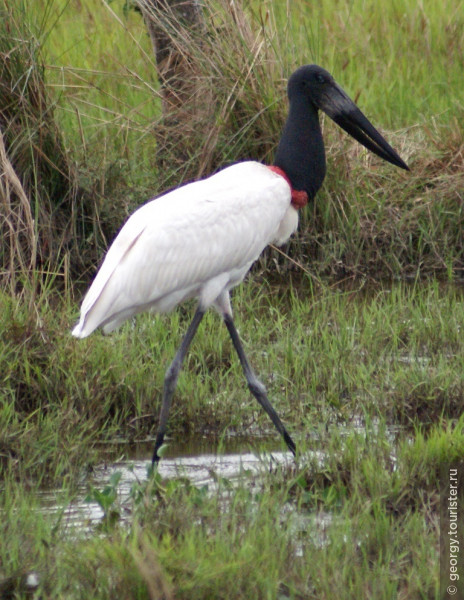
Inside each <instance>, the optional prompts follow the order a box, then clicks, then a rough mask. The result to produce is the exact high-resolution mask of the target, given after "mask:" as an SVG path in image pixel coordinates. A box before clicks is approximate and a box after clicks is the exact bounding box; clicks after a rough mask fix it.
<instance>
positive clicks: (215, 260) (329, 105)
mask: <svg viewBox="0 0 464 600" xmlns="http://www.w3.org/2000/svg"><path fill="white" fill-rule="evenodd" d="M287 92H288V100H289V112H288V117H287V121H286V123H285V126H284V129H283V132H282V136H281V139H280V142H279V144H278V147H277V151H276V154H275V159H274V163H273V165H271V166H266V165H264V164H261V163H259V162H255V161H245V162H240V163H237V164H234V165H232V166H229V167H227V168H225V169H223V170H221V171H219V172H218V173H216V174H214V175H212V176H210V177H207V178H206V179H202V180H200V181H195V182H193V183H189V184H187V185H183V186H181V187H179V188H177V189H175V190H173V191H171V192H169V193H167V194H164V195H162V196H160V197H158V198H155V199H153V200H151V201H149V202H148V203H147V204H145V205H144V206H142V207H141V208H139V209H138V210H136V211H135V212H134V213H133V214H132V216H131V217H130V218H129V219H128V221H127V222H126V223H125V225H124V226H123V227H122V229H121V231H120V232H119V234H118V236H117V237H116V239H115V240H114V242H113V243H112V245H111V247H110V248H109V250H108V252H107V254H106V257H105V260H104V261H103V264H102V266H101V267H100V270H99V271H98V273H97V275H96V277H95V279H94V281H93V283H92V285H91V286H90V289H89V290H88V292H87V294H86V296H85V298H84V300H83V302H82V307H81V313H80V320H79V322H78V323H77V325H76V326H75V327H74V329H73V331H72V334H73V335H74V336H76V337H78V338H84V337H86V336H88V335H90V334H91V333H92V332H93V331H94V330H95V329H97V328H98V327H102V328H103V331H104V332H105V333H109V332H111V331H113V330H114V329H116V328H117V327H118V326H119V325H121V323H123V322H124V321H126V320H127V319H129V318H130V317H132V316H134V315H136V314H137V313H140V312H142V311H145V310H152V311H155V312H159V313H161V312H166V311H170V310H172V309H173V308H174V307H175V306H177V305H178V304H179V303H180V302H183V301H184V300H187V299H189V298H197V299H198V305H197V309H196V312H195V314H194V317H193V320H192V322H191V324H190V325H189V327H188V329H187V332H186V333H185V336H184V337H183V339H182V342H181V344H180V346H179V349H178V351H177V353H176V355H175V357H174V360H173V361H172V363H171V364H170V366H169V367H168V369H167V371H166V374H165V379H164V386H163V396H162V404H161V413H160V417H159V424H158V431H157V434H156V440H155V447H154V452H153V459H152V461H153V464H155V463H157V462H158V460H159V458H160V457H159V454H158V451H159V449H160V447H161V445H162V444H163V440H164V436H165V433H166V427H167V421H168V413H169V409H170V406H171V400H172V397H173V394H174V390H175V387H176V383H177V379H178V376H179V372H180V369H181V366H182V362H183V360H184V358H185V355H186V353H187V351H188V349H189V346H190V344H191V342H192V340H193V337H194V336H195V333H196V331H197V328H198V326H199V324H200V322H201V320H202V318H203V315H204V314H205V311H206V310H207V309H208V308H209V307H210V306H213V307H214V308H215V309H216V310H217V311H218V312H219V313H220V315H221V316H222V318H223V320H224V323H225V325H226V327H227V330H228V332H229V334H230V337H231V339H232V343H233V346H234V348H235V350H236V352H237V354H238V358H239V360H240V363H241V366H242V369H243V372H244V375H245V378H246V381H247V383H248V387H249V389H250V391H251V393H252V394H253V395H254V396H255V398H256V399H257V401H258V402H259V404H260V405H261V406H262V407H263V408H264V410H265V411H266V412H267V414H268V415H269V417H270V418H271V420H272V422H273V424H274V425H275V427H276V429H277V431H278V432H279V433H280V434H281V435H282V437H283V438H284V440H285V442H286V444H287V446H288V448H289V450H290V451H291V452H292V453H293V454H295V452H296V446H295V443H294V441H293V440H292V438H291V437H290V435H289V433H288V432H287V430H286V428H285V426H284V425H283V423H282V421H281V420H280V418H279V416H278V415H277V413H276V411H275V410H274V408H273V406H272V405H271V403H270V402H269V399H268V397H267V393H266V389H265V387H264V385H263V384H262V383H261V382H260V381H259V380H258V378H257V377H256V375H255V373H254V371H253V369H252V368H251V366H250V363H249V361H248V359H247V356H246V354H245V351H244V349H243V345H242V343H241V340H240V337H239V334H238V332H237V329H236V327H235V324H234V320H233V315H232V308H231V303H230V296H229V293H230V290H231V289H232V288H233V287H234V286H236V285H237V284H239V283H240V282H241V281H242V280H243V278H244V276H245V275H246V273H247V272H248V271H249V269H250V267H251V265H252V264H253V262H254V261H255V260H256V259H257V258H258V257H259V255H260V254H261V252H262V251H263V250H264V248H265V247H266V246H267V245H268V244H271V243H273V244H277V245H281V244H283V243H284V242H286V241H287V240H288V239H289V237H290V236H291V235H292V233H293V232H294V231H295V230H296V228H297V225H298V208H299V207H300V206H303V205H304V204H306V203H307V202H308V201H311V200H313V198H314V196H315V195H316V193H317V191H318V190H319V188H320V187H321V185H322V182H323V180H324V177H325V173H326V159H325V150H324V142H323V139H322V132H321V127H320V123H319V114H318V113H319V110H322V111H324V112H325V113H326V114H327V115H328V116H329V117H330V118H331V119H333V120H334V121H335V122H336V123H338V125H340V127H342V128H343V129H344V130H345V131H346V132H347V133H349V134H350V135H351V136H352V137H354V138H355V139H356V140H358V141H359V142H360V143H361V144H363V145H364V146H365V147H366V148H368V149H369V150H371V151H372V152H373V153H375V154H377V155H378V156H380V157H381V158H383V159H384V160H386V161H388V162H390V163H391V164H393V165H395V166H397V167H400V168H401V169H406V170H408V166H407V165H406V163H405V162H404V161H403V160H402V159H401V158H400V157H399V155H398V154H397V153H396V152H395V150H393V148H392V147H391V146H390V145H389V144H388V143H387V142H386V140H385V139H384V138H383V137H382V135H381V134H380V133H379V132H378V131H377V130H376V129H375V127H374V126H373V125H372V124H371V123H370V122H369V120H368V119H367V118H366V117H365V116H364V114H363V113H362V112H361V111H360V110H359V108H357V106H356V105H355V104H354V102H353V101H352V100H351V99H350V98H349V97H348V95H347V94H346V93H345V92H344V91H343V89H342V88H341V87H340V86H339V85H338V84H337V83H336V82H335V81H334V79H333V77H332V76H331V75H330V73H328V72H327V71H326V70H324V69H323V68H321V67H319V66H317V65H305V66H302V67H300V68H299V69H297V70H296V71H295V72H294V73H293V74H292V75H291V77H290V78H289V81H288V88H287Z"/></svg>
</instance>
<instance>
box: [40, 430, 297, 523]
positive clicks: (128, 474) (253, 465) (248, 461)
mask: <svg viewBox="0 0 464 600" xmlns="http://www.w3.org/2000/svg"><path fill="white" fill-rule="evenodd" d="M244 446H245V447H246V446H247V444H244V443H243V440H236V441H232V442H227V443H226V444H224V445H222V448H221V452H222V453H219V454H218V453H216V452H217V449H218V446H217V441H216V440H215V441H214V442H213V443H211V442H208V440H200V441H199V442H197V443H194V445H192V443H183V444H176V445H175V446H174V445H171V446H169V447H168V448H167V452H166V455H165V457H164V458H163V459H162V460H161V461H160V464H159V467H158V469H159V473H160V475H161V477H162V478H163V479H174V478H178V477H185V478H187V479H188V480H189V481H190V482H191V483H192V484H193V485H195V486H198V487H202V486H208V489H209V490H211V491H213V490H214V489H215V488H216V485H217V481H218V480H219V479H222V478H225V479H227V480H229V481H232V482H233V480H234V479H237V478H239V477H240V475H241V474H243V473H245V472H246V473H250V472H252V473H256V474H258V473H259V472H260V471H262V470H263V469H264V468H266V467H267V468H269V466H270V465H272V464H274V465H277V464H279V465H286V464H288V465H289V466H290V465H292V464H294V459H293V456H292V454H291V453H290V452H282V451H275V452H274V451H272V450H271V449H270V448H269V444H265V443H264V447H266V446H267V448H266V452H263V453H262V454H258V453H256V452H255V453H254V452H251V451H248V452H245V453H242V454H241V453H239V451H238V448H240V447H241V448H242V449H243V447H244ZM273 446H274V448H275V442H274V444H273ZM250 447H251V446H250ZM280 447H281V446H280ZM213 449H214V452H213ZM260 449H263V446H261V447H260ZM152 451H153V443H152V442H150V443H149V444H148V443H147V444H137V445H136V446H133V447H131V448H130V452H129V453H128V454H129V459H128V460H124V461H118V462H115V463H109V464H107V465H105V466H101V467H98V468H97V469H95V472H94V474H93V476H92V478H91V481H86V482H85V483H84V484H83V485H82V487H81V489H80V490H79V491H78V494H77V497H76V498H75V499H74V500H73V501H72V502H71V503H69V504H68V503H66V500H65V498H62V497H61V496H62V493H61V492H60V490H46V491H43V492H41V493H40V501H41V505H42V507H43V508H42V510H43V511H44V512H48V513H50V514H54V515H56V516H57V517H60V518H61V521H62V524H63V525H65V527H67V528H68V529H69V530H70V532H72V531H74V532H76V531H79V532H80V533H86V532H88V533H90V532H91V531H93V530H94V528H95V526H96V525H97V524H98V523H100V521H101V519H102V517H103V511H102V509H101V507H100V506H99V505H98V504H97V503H96V502H88V501H86V496H87V493H88V488H89V485H92V486H94V487H95V488H98V489H99V490H102V489H103V488H105V486H107V485H109V484H110V479H111V477H112V475H114V474H115V473H117V472H118V473H120V474H121V479H120V480H119V483H118V488H117V489H118V501H119V502H118V504H119V505H120V506H124V503H125V501H126V500H128V498H129V495H130V492H131V488H132V485H133V484H134V483H135V482H137V481H144V480H145V479H146V477H147V468H148V467H149V465H150V464H151V456H152ZM63 506H64V508H63ZM124 516H125V515H124V514H122V515H121V517H122V519H124Z"/></svg>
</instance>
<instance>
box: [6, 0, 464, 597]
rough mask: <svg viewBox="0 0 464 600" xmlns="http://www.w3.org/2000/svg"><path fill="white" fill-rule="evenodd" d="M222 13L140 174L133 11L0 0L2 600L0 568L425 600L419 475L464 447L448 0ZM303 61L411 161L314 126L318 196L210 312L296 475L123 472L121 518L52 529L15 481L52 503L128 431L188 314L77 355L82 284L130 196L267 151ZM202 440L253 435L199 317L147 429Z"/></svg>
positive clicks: (96, 585) (151, 134)
mask: <svg viewBox="0 0 464 600" xmlns="http://www.w3.org/2000/svg"><path fill="white" fill-rule="evenodd" d="M28 4H30V3H28ZM231 6H232V5H231V4H226V3H219V2H218V3H215V4H211V5H210V4H208V6H207V9H206V10H208V11H209V13H208V17H207V19H206V21H207V28H208V35H206V36H205V41H204V45H202V46H201V47H197V46H195V47H192V46H188V47H187V50H188V53H189V56H190V57H191V60H192V65H193V66H194V67H195V68H194V69H192V74H194V76H195V77H196V78H197V79H198V81H199V83H201V85H203V86H204V88H203V89H204V94H205V97H207V98H210V97H211V94H212V97H213V101H211V102H208V103H205V106H204V111H203V112H202V114H201V119H202V121H201V126H198V123H195V126H193V125H192V123H185V124H183V125H182V126H183V127H184V126H185V131H184V130H182V131H183V133H184V139H185V147H184V148H183V152H186V153H187V158H186V160H185V161H184V162H183V163H182V164H181V165H179V163H175V162H173V163H172V168H168V169H166V168H164V169H160V168H159V162H158V161H157V158H156V157H157V152H159V148H157V147H156V143H155V132H156V131H157V128H159V127H161V126H162V123H161V121H160V96H159V89H158V83H157V80H156V76H155V70H154V64H153V56H152V50H151V47H150V44H149V39H148V36H147V35H146V31H145V26H144V23H143V21H142V19H141V16H140V14H139V13H137V12H135V11H133V10H132V9H130V8H129V10H127V9H128V5H127V4H126V3H125V2H123V1H122V0H121V1H119V0H118V1H114V2H112V3H110V4H106V3H104V2H99V1H97V0H83V1H81V2H79V3H73V2H66V1H65V0H41V2H36V3H34V5H33V6H32V7H29V6H27V4H26V3H21V2H18V3H15V5H14V6H12V4H11V3H3V5H2V23H1V24H0V41H1V43H2V46H1V48H0V51H1V53H2V56H3V58H4V60H3V67H2V71H1V77H0V79H1V83H2V87H1V89H0V95H1V98H2V107H3V108H2V109H1V111H0V114H1V123H0V124H1V127H2V132H1V133H2V136H3V140H4V144H5V152H4V153H3V154H2V153H1V147H0V160H1V162H2V166H3V172H4V173H5V175H4V177H3V179H2V186H3V187H1V188H0V193H1V200H2V204H1V211H2V213H1V216H2V234H3V239H4V240H5V244H4V245H3V246H2V248H1V256H2V271H1V286H2V287H1V290H0V314H1V315H2V317H1V319H0V339H1V340H2V344H1V348H0V373H1V377H0V395H1V409H0V475H1V494H0V510H2V511H3V513H2V514H3V515H4V516H6V518H3V519H2V520H1V524H0V540H2V542H1V543H0V595H1V596H2V597H8V596H7V595H6V594H7V591H5V590H6V587H2V586H3V585H4V581H3V580H2V577H8V576H12V578H13V579H12V580H11V586H13V588H14V586H15V585H16V583H17V582H18V581H19V580H20V575H21V573H24V572H26V571H28V570H31V569H35V570H37V572H38V573H39V574H40V582H41V583H40V592H39V593H40V594H41V595H42V597H46V598H61V597H67V598H88V597H94V598H113V597H131V598H151V599H154V598H162V597H163V598H166V599H170V598H176V599H181V598H189V599H192V598H205V597H208V598H244V599H245V598H276V599H277V598H278V599H279V600H280V599H281V598H294V599H301V598H318V599H319V598H332V597H340V598H353V599H354V598H371V597H375V598H385V599H387V598H388V599H390V598H393V597H398V598H408V599H409V598H425V597H427V598H430V597H436V598H438V597H439V594H438V566H437V564H438V554H439V547H438V529H439V519H438V503H439V495H440V490H441V489H442V488H443V472H444V471H446V469H447V468H448V467H449V465H450V464H452V463H454V462H459V461H461V460H462V457H463V454H464V441H463V440H464V434H463V430H462V419H461V413H462V408H463V396H464V380H463V373H464V369H463V367H464V365H463V358H462V357H463V356H464V352H463V350H464V348H463V342H462V336H461V332H462V329H463V327H464V310H463V308H462V306H463V303H462V288H461V287H460V284H459V282H458V283H457V284H456V280H460V279H461V276H462V269H463V266H464V261H463V246H462V225H463V223H462V201H463V197H462V190H463V189H464V185H463V184H464V179H463V178H464V175H463V173H464V168H463V167H464V152H463V147H464V142H463V134H462V127H461V125H460V123H462V122H463V116H464V115H463V111H464V88H463V86H462V81H461V80H462V50H463V46H464V37H463V36H464V33H463V31H464V27H463V25H464V21H463V20H464V15H463V13H462V10H461V7H460V3H459V2H455V1H452V0H446V1H444V2H443V1H440V2H439V1H438V0H436V1H435V0H434V1H431V2H428V3H427V6H426V7H424V6H422V5H418V4H417V3H416V2H412V0H397V1H395V2H392V3H390V4H389V5H385V6H381V5H379V4H375V3H366V2H361V0H359V1H358V0H355V1H354V2H350V3H348V2H335V1H333V2H332V1H329V2H324V4H323V6H320V7H319V6H318V5H316V4H314V5H313V4H307V3H306V4H304V10H303V9H302V8H301V7H298V10H297V9H295V8H293V7H292V4H291V3H285V2H269V3H266V2H265V3H262V2H261V3H259V5H257V4H255V3H249V4H247V5H246V7H245V9H243V10H242V9H241V7H240V6H239V5H238V6H237V5H234V6H235V8H234V9H232V8H230V7H231ZM13 59H14V60H13ZM308 62H317V63H319V64H322V65H323V66H325V67H327V68H328V69H329V70H331V71H332V72H333V73H334V75H335V76H336V79H337V80H338V81H339V82H340V84H341V85H342V86H343V87H344V88H345V89H346V90H347V92H349V94H350V95H351V96H352V97H353V98H355V99H356V100H357V102H358V103H359V105H360V106H361V108H362V109H363V111H365V113H366V114H367V115H368V116H369V117H370V118H371V119H372V121H373V123H374V124H376V125H378V126H379V128H380V129H382V131H383V132H384V133H385V136H386V137H387V138H388V139H389V140H390V141H391V142H392V144H393V145H394V146H395V147H396V148H397V149H398V151H399V152H400V154H401V155H402V156H404V158H405V159H406V160H407V162H408V163H409V165H410V166H411V169H412V170H411V172H410V173H399V172H396V171H394V170H393V169H392V168H391V167H390V166H389V165H385V164H380V161H378V160H377V159H376V158H375V157H372V156H371V155H368V154H366V152H365V151H364V150H363V149H361V148H360V147H359V146H358V145H356V143H355V142H353V141H351V140H349V139H347V137H346V136H345V135H344V134H343V133H341V132H340V131H339V130H338V129H337V128H336V127H335V126H334V125H333V124H332V123H329V122H328V120H324V121H323V127H324V135H325V139H326V141H327V155H328V174H327V179H326V182H325V184H324V187H323V189H322V190H321V192H320V194H319V196H318V198H317V200H316V202H315V203H314V204H313V205H312V206H310V207H308V208H307V210H305V211H304V212H303V211H302V214H301V226H300V229H299V232H298V234H297V235H296V236H295V238H294V239H293V240H292V241H291V242H290V244H289V245H288V246H287V247H286V248H285V249H284V251H285V252H286V253H287V254H289V255H290V256H291V257H292V258H293V259H294V260H296V261H297V262H299V263H300V266H295V263H294V262H293V263H291V262H289V260H288V258H286V257H284V256H282V255H281V254H279V253H277V252H276V250H273V249H271V250H269V251H268V252H267V253H266V255H265V257H264V258H263V259H261V260H260V262H259V264H258V265H256V267H255V268H254V270H253V273H252V274H251V275H250V277H249V279H248V281H247V282H246V284H245V285H243V286H241V287H240V288H239V289H237V290H236V292H235V294H234V299H233V300H234V306H235V311H236V318H237V324H238V327H239V329H240V332H241V333H242V335H243V338H244V340H245V343H246V349H247V352H248V353H249V355H250V359H251V362H252V364H253V366H254V367H255V369H256V371H257V373H258V374H259V375H260V376H261V378H262V380H263V382H264V383H265V384H266V386H267V388H268V391H269V397H270V399H271V400H272V402H273V404H274V405H275V407H276V409H277V410H278V412H279V414H280V415H282V419H283V420H284V422H285V423H286V425H287V426H288V428H289V430H290V431H291V432H292V435H294V437H295V439H296V441H297V443H298V446H299V449H300V451H301V458H300V461H299V463H298V464H297V465H296V466H295V467H292V468H288V469H273V470H272V471H271V472H269V468H266V467H265V466H264V465H263V472H262V474H260V476H259V477H255V478H254V479H252V478H251V477H250V476H247V474H246V473H244V474H243V478H242V480H241V481H240V483H239V484H238V485H237V486H232V485H231V483H230V482H228V481H227V480H225V481H221V482H219V489H218V490H217V491H214V492H213V491H212V490H209V491H208V492H207V491H206V490H201V489H200V490H199V489H197V488H195V487H193V486H191V485H189V484H188V483H186V482H185V481H183V480H181V481H174V482H169V484H166V485H163V482H159V481H156V480H154V481H153V480H151V481H149V482H148V483H147V484H145V483H144V482H141V483H140V484H139V485H138V486H135V487H134V489H133V499H132V503H130V504H129V507H128V508H129V510H130V511H131V512H130V514H131V518H130V522H129V524H128V525H125V526H119V525H118V524H116V526H115V527H113V528H110V529H109V530H107V531H100V532H94V535H90V536H87V537H86V536H84V535H82V536H80V535H79V534H78V535H77V536H74V537H69V536H67V535H66V527H65V524H64V523H63V522H62V521H60V519H59V517H57V516H56V515H54V516H52V515H50V514H47V513H44V512H41V511H40V510H39V504H40V501H39V499H38V491H39V490H40V489H41V488H42V487H43V486H48V485H54V486H61V487H62V490H63V494H64V496H65V500H63V502H64V503H66V501H67V499H72V498H73V496H74V494H75V489H76V485H77V482H78V481H80V480H82V479H85V478H86V476H87V474H88V473H89V472H91V471H92V468H93V467H94V466H95V465H96V464H98V463H99V462H100V461H101V455H100V453H99V451H98V449H97V444H96V443H97V442H101V441H108V440H115V439H118V438H123V439H125V440H141V439H146V438H147V437H150V436H152V434H153V430H154V425H155V423H156V419H157V415H158V410H159V400H160V392H161V387H162V379H163V374H164V371H165V368H166V366H167V364H168V363H169V361H170V360H171V359H172V356H173V354H174V352H175V348H176V347H177V345H178V343H179V341H180V337H181V335H182V333H183V332H184V331H185V328H186V326H187V323H188V322H189V320H190V318H191V311H192V309H193V305H187V306H185V307H182V308H180V309H179V310H177V311H176V312H175V313H174V314H173V315H168V316H162V317H157V318H153V317H152V316H149V315H141V316H140V317H139V318H138V319H137V321H136V322H135V324H134V323H128V324H126V325H125V326H124V327H123V328H122V330H121V331H120V332H119V333H117V334H115V335H113V336H110V337H104V336H103V335H101V334H100V333H97V334H95V335H93V336H92V337H91V338H89V339H86V340H83V341H80V342H78V341H76V340H74V339H71V337H70V334H69V330H70V327H71V325H72V324H73V322H74V321H75V319H76V318H77V312H78V304H79V301H80V299H81V297H82V291H83V289H85V286H87V284H88V282H89V280H90V279H91V276H92V274H93V273H94V272H95V268H96V266H97V264H98V262H99V260H100V258H101V256H102V254H103V252H104V249H105V248H106V246H107V244H108V243H109V241H110V240H111V239H112V237H113V236H114V234H115V232H116V231H117V229H118V228H119V226H120V224H121V223H122V222H123V221H124V219H125V218H126V217H127V215H128V214H129V213H130V212H132V211H133V210H134V209H135V208H136V207H137V206H138V205H139V204H140V203H141V202H143V201H144V200H145V199H146V198H148V197H150V196H152V195H153V194H156V193H160V192H162V191H163V190H165V189H166V188H167V187H168V186H170V185H178V184H180V183H182V182H183V181H185V180H187V179H191V178H194V177H197V176H200V175H203V174H206V173H209V172H212V171H214V170H215V169H216V168H218V166H220V165H225V164H227V163H229V162H233V161H236V160H240V159H245V158H257V159H259V160H265V161H270V160H271V158H272V153H273V150H274V148H275V146H276V143H277V140H278V136H279V133H280V130H281V127H282V124H283V121H284V118H285V114H286V101H285V81H286V78H287V77H288V74H289V73H290V72H291V71H292V70H293V68H294V67H296V66H297V65H300V64H303V63H308ZM13 67H14V68H13ZM192 76H193V75H192ZM4 107H7V108H8V110H7V109H6V108H4ZM205 132H206V133H205ZM168 133H169V132H168ZM178 133H179V131H174V132H173V134H175V135H177V134H178ZM165 164H166V163H165ZM15 176H16V178H15ZM435 276H437V277H439V278H440V279H441V280H442V281H443V280H445V281H446V282H447V283H439V282H438V280H436V279H435V278H434V277H435ZM340 280H342V281H341V282H340ZM386 280H387V282H386V283H385V281H386ZM406 280H408V281H410V283H406ZM228 432H230V433H232V434H237V435H244V436H245V437H246V438H247V439H248V440H251V441H250V442H249V443H250V444H252V445H253V444H254V443H255V442H254V441H253V440H255V439H257V437H258V436H260V435H262V434H268V433H270V434H271V435H276V434H275V432H274V431H273V430H272V428H271V427H270V424H269V422H268V419H267V418H266V416H265V415H263V414H261V411H260V410H258V408H257V406H256V403H255V401H254V400H253V399H252V398H250V395H249V393H248V391H247V389H246V386H245V384H244V381H243V376H242V373H241V370H240V367H239V365H238V364H237V360H236V357H235V355H234V353H233V350H232V348H231V345H230V341H229V339H228V337H227V332H226V331H225V328H224V327H223V326H222V324H221V323H220V321H219V319H218V317H217V315H215V314H209V315H207V317H206V318H205V320H204V322H203V323H202V325H201V327H200V330H199V333H198V336H197V337H196V339H195V343H194V344H193V347H192V351H191V353H190V355H189V357H188V359H187V360H186V364H185V369H184V371H183V372H182V375H181V377H180V380H179V387H178V391H177V392H176V396H175V400H174V406H173V409H172V416H171V419H170V429H169V433H170V435H171V436H173V437H180V436H182V437H186V438H187V437H188V436H197V437H198V436H201V435H209V436H215V437H216V438H217V439H218V440H219V439H220V438H221V436H224V435H227V433H228ZM313 451H315V452H319V454H317V460H316V457H315V456H313V454H311V452H313ZM321 456H322V457H324V460H323V461H322V462H321V460H320V457H321ZM224 507H227V510H224ZM463 576H464V574H463ZM5 585H6V584H5ZM8 585H9V584H8ZM11 586H10V587H11ZM8 593H10V592H8ZM11 593H13V592H11Z"/></svg>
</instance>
